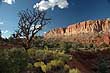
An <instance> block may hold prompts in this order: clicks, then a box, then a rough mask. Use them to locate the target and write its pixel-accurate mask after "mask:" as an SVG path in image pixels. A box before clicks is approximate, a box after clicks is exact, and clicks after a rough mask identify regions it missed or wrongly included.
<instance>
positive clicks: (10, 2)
mask: <svg viewBox="0 0 110 73" xmlns="http://www.w3.org/2000/svg"><path fill="white" fill-rule="evenodd" d="M2 2H5V3H7V4H10V5H11V4H13V3H15V0H2Z"/></svg>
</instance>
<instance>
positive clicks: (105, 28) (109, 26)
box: [44, 18, 110, 41]
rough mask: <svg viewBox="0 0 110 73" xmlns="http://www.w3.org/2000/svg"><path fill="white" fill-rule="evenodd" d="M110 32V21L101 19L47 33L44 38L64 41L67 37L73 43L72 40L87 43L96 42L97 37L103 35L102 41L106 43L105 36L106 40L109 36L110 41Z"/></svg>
mask: <svg viewBox="0 0 110 73" xmlns="http://www.w3.org/2000/svg"><path fill="white" fill-rule="evenodd" d="M109 32H110V19H109V18H106V19H100V20H88V21H83V22H79V23H76V24H72V25H69V26H68V27H66V28H56V29H53V30H50V31H49V32H47V33H46V34H45V35H44V37H45V38H46V39H50V38H54V39H55V38H60V39H64V38H65V37H66V38H68V40H71V41H72V40H73V41H75V40H78V39H79V41H86V40H87V41H90V39H93V40H95V38H98V37H96V36H99V35H100V34H101V33H102V34H101V39H100V40H103V41H104V40H105V36H106V38H107V36H108V39H109ZM105 33H106V35H105ZM69 38H70V39H69ZM103 38H104V39H103ZM64 40H66V39H64ZM93 40H91V41H93Z"/></svg>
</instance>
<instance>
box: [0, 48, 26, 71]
mask: <svg viewBox="0 0 110 73" xmlns="http://www.w3.org/2000/svg"><path fill="white" fill-rule="evenodd" d="M2 50H3V49H2ZM26 67H27V54H26V51H25V50H24V49H10V50H3V51H2V52H1V51H0V73H19V72H21V71H22V70H24V69H25V68H26Z"/></svg>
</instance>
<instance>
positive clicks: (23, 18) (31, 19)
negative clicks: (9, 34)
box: [13, 9, 50, 49]
mask: <svg viewBox="0 0 110 73" xmlns="http://www.w3.org/2000/svg"><path fill="white" fill-rule="evenodd" d="M19 18H20V19H19V22H18V31H16V34H13V35H14V36H15V38H22V39H23V43H24V48H25V49H29V48H30V47H31V44H32V41H33V38H34V36H35V35H36V33H38V32H39V31H40V30H42V28H43V27H44V26H45V25H46V24H48V22H49V20H50V18H47V17H46V12H41V11H39V10H33V11H31V10H28V9H27V10H23V11H20V12H19Z"/></svg>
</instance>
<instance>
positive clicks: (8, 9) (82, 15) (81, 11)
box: [0, 0, 110, 37]
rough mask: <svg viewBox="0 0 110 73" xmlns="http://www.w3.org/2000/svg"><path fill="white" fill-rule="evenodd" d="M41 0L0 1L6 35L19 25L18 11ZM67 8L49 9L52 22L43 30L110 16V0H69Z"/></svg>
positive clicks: (0, 19)
mask: <svg viewBox="0 0 110 73" xmlns="http://www.w3.org/2000/svg"><path fill="white" fill-rule="evenodd" d="M0 1H1V0H0ZM39 1H40V0H16V1H15V3H13V4H11V5H10V4H7V3H5V2H0V29H1V30H2V32H3V33H2V34H3V36H4V37H9V36H10V35H11V34H12V33H13V32H14V31H15V30H17V26H18V20H19V18H18V15H17V13H18V12H19V11H21V10H25V9H27V8H28V9H32V8H33V5H34V4H35V3H36V2H39ZM67 1H68V3H69V5H68V7H67V8H64V9H60V8H58V7H55V8H54V10H51V9H49V10H47V12H48V16H49V17H50V18H52V20H51V23H50V24H48V25H46V26H45V27H44V29H43V30H42V31H40V32H39V33H38V34H41V33H43V32H47V31H49V30H50V29H53V28H58V27H66V26H68V25H69V24H72V23H76V22H80V21H85V20H89V19H93V20H95V19H102V18H109V17H110V0H67Z"/></svg>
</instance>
